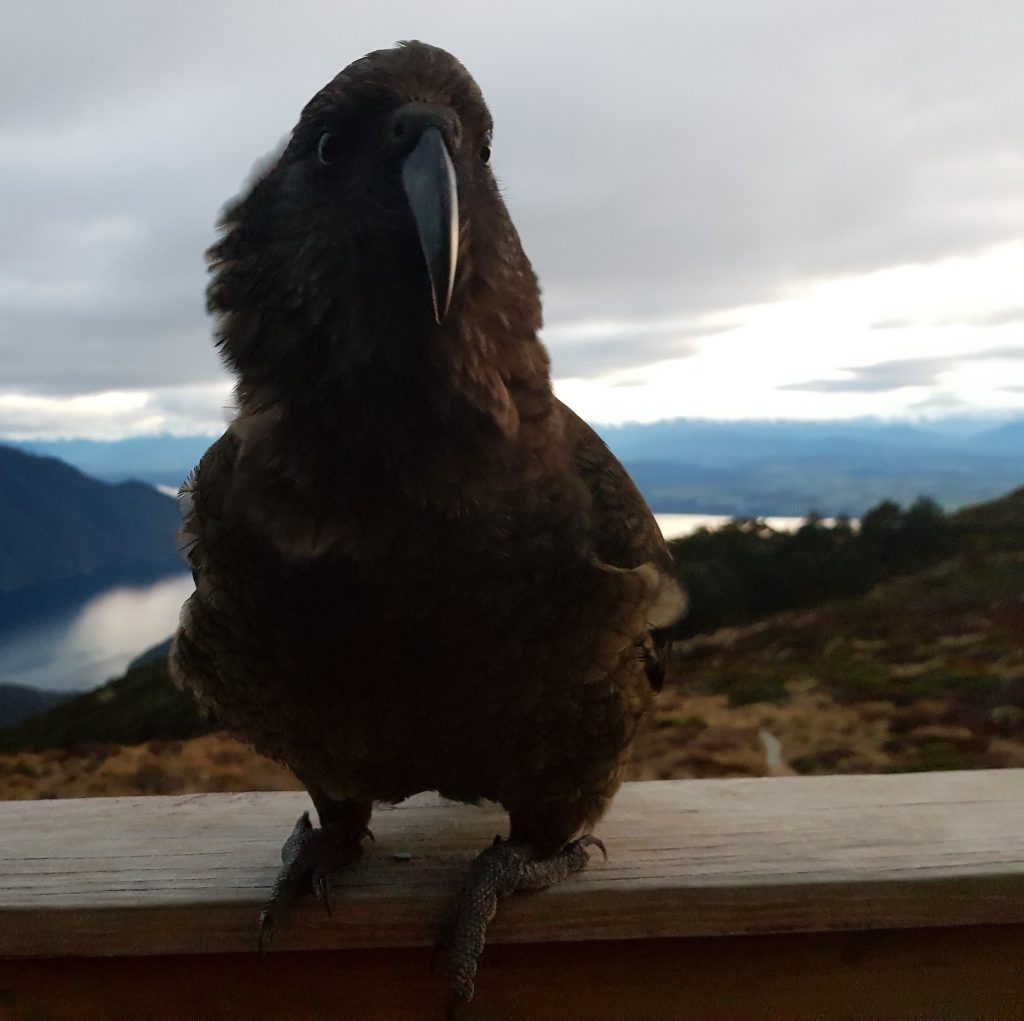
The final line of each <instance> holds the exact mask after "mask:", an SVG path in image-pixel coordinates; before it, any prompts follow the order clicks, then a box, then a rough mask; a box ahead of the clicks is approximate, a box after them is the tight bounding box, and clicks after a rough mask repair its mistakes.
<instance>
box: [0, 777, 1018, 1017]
mask: <svg viewBox="0 0 1024 1021" xmlns="http://www.w3.org/2000/svg"><path fill="white" fill-rule="evenodd" d="M304 807H307V801H306V798H305V796H304V795H302V794H293V793H275V794H268V793H264V794H236V795H227V794H223V795H194V796H190V797H163V798H157V797H154V798H110V799H90V800H82V801H44V802H6V803H2V804H0V1021H42V1019H50V1018H55V1019H75V1021H93V1019H97V1021H99V1019H102V1021H118V1019H133V1021H134V1019H146V1021H161V1019H168V1021H170V1019H174V1021H177V1019H189V1021H193V1019H203V1021H205V1019H213V1021H221V1019H224V1021H226V1019H232V1021H234V1019H239V1021H242V1019H244V1021H260V1019H268V1021H269V1019H275V1021H276V1019H289V1018H295V1019H299V1018H302V1019H306V1018H331V1019H341V1021H348V1019H378V1018H380V1019H385V1018H386V1019H391V1018H396V1019H414V1018H430V1019H436V1018H439V1017H441V1016H442V1009H441V1008H442V1002H443V996H442V990H443V983H442V979H441V978H440V977H432V976H431V975H430V974H429V973H428V966H427V963H428V957H429V953H428V950H427V948H428V947H429V946H430V944H431V943H432V940H433V936H434V930H435V927H436V924H437V922H438V919H439V917H440V915H441V912H442V910H443V907H444V905H445V904H446V903H447V901H448V898H449V897H450V895H451V893H452V891H453V889H454V888H455V886H456V884H457V882H458V877H459V874H460V871H461V869H462V868H463V867H464V866H465V863H466V862H467V861H468V860H469V858H470V857H471V856H472V855H473V854H474V853H475V852H476V851H477V850H478V849H479V848H481V847H483V846H484V844H485V843H486V842H487V841H489V840H490V839H491V837H492V836H493V835H494V833H496V832H499V831H501V830H502V829H503V819H502V816H501V814H500V813H499V812H497V811H495V810H491V809H474V808H468V807H463V806H454V805H451V804H448V803H444V802H441V801H439V800H438V799H436V798H433V797H429V796H421V797H418V798H415V799H413V800H412V801H410V802H407V803H406V804H404V805H401V806H399V807H397V808H391V809H378V811H377V812H376V813H375V815H374V819H373V823H372V828H373V830H374V834H375V836H376V843H373V844H369V845H368V852H367V856H366V859H365V861H364V862H363V863H361V864H359V865H358V866H355V867H354V868H352V869H351V870H350V871H349V872H348V874H347V875H346V876H345V877H344V878H343V879H342V881H341V883H340V884H339V887H338V888H337V889H336V891H335V896H334V903H335V909H334V915H333V917H330V918H329V917H327V916H326V914H325V913H324V910H323V908H321V907H320V906H319V905H318V904H316V903H315V902H313V901H309V902H307V903H303V904H302V905H301V906H300V907H298V908H296V909H295V910H294V911H293V912H292V914H290V915H289V916H288V918H287V919H286V921H285V923H284V924H283V925H282V927H281V929H280V931H279V932H278V933H277V935H276V937H275V940H274V943H273V947H272V950H271V951H270V952H269V953H267V954H265V955H263V956H261V955H259V954H257V953H256V952H255V919H256V913H257V911H258V908H259V905H260V903H261V901H262V899H263V898H264V896H265V895H266V893H267V890H268V888H269V886H270V883H271V880H272V878H273V875H274V873H275V870H276V865H277V861H278V848H279V846H280V844H281V842H282V840H283V838H284V836H285V835H286V834H287V833H288V831H289V830H290V828H291V826H292V824H293V822H294V820H295V817H296V816H297V814H298V813H299V812H300V811H301V810H302V809H303V808H304ZM599 832H600V834H601V836H602V837H603V838H604V840H605V843H606V844H607V847H608V855H609V860H608V861H607V862H605V861H603V860H602V859H601V857H600V855H597V856H595V858H594V859H593V860H592V863H591V866H590V869H589V870H588V871H587V872H586V873H584V874H582V875H580V876H577V877H573V878H572V879H570V880H568V881H567V882H565V883H564V884H562V885H561V886H558V887H555V888H553V889H550V890H546V891H543V892H541V893H537V894H528V895H518V896H515V897H513V898H511V899H510V900H508V901H506V902H505V903H504V904H503V906H502V908H501V910H500V912H499V914H498V917H497V918H496V919H495V921H494V923H493V924H492V926H491V930H490V938H489V945H488V947H487V949H486V951H485V953H484V957H483V961H482V964H481V968H480V972H479V976H478V983H477V997H476V999H475V1000H474V1002H473V1003H472V1004H471V1005H470V1007H469V1008H467V1009H466V1010H465V1012H464V1014H463V1015H462V1016H463V1017H465V1018H466V1019H471V1018H481V1019H484V1018H525V1019H531V1021H532V1019H544V1018H550V1019H567V1018H588V1019H615V1021H648V1019H649V1021H655V1019H670V1018H671V1019H676V1018H678V1019H686V1021H701V1019H708V1021H712V1019H713V1021H718V1019H723V1021H731V1019H739V1018H777V1019H785V1021H792V1019H797V1018H808V1019H810V1018H815V1019H817V1018H844V1019H877V1018H898V1019H917V1018H920V1019H925V1018H928V1019H940V1018H941V1019H947V1018H948V1019H966V1018H977V1019H985V1021H989V1019H1000V1018H1005V1019H1020V1018H1024V770H1003V771H988V772H975V773H941V774H935V773H933V774H912V775H901V776H845V777H820V778H785V779H770V780H702V781H671V782H662V783H637V784H628V785H627V786H626V787H625V788H623V790H622V792H621V793H620V794H619V796H618V798H617V799H616V801H615V804H614V807H613V809H612V811H611V812H610V814H609V816H608V817H607V819H606V820H605V822H604V823H603V824H602V826H601V827H600V831H599Z"/></svg>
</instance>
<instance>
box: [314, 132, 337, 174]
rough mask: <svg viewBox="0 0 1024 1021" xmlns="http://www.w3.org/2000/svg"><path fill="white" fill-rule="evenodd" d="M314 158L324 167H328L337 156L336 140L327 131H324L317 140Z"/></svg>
mask: <svg viewBox="0 0 1024 1021" xmlns="http://www.w3.org/2000/svg"><path fill="white" fill-rule="evenodd" d="M316 158H317V159H318V160H319V161H320V162H321V164H323V166H325V167H329V166H330V165H331V164H332V163H333V162H334V161H335V160H336V159H337V158H338V140H337V139H336V138H335V137H334V135H332V134H331V133H330V132H329V131H325V132H324V133H323V134H322V135H321V136H320V141H319V142H317V146H316Z"/></svg>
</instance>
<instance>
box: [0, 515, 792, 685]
mask: <svg viewBox="0 0 1024 1021" xmlns="http://www.w3.org/2000/svg"><path fill="white" fill-rule="evenodd" d="M656 517H657V518H658V523H659V524H660V525H661V528H662V531H663V532H664V534H665V536H666V538H669V539H672V538H676V537H678V536H680V535H688V534H689V533H691V532H694V531H696V530H697V529H698V528H702V527H708V528H715V527H717V526H718V525H722V524H725V522H727V521H728V520H729V518H728V517H726V516H722V515H712V514H658V515H656ZM767 520H768V522H769V524H771V525H772V527H773V528H778V529H788V528H796V527H798V526H799V525H800V523H801V519H800V518H768V519H767ZM191 592H192V576H191V575H190V574H186V573H180V572H178V573H174V574H171V575H164V576H163V577H158V578H156V579H146V580H141V581H132V582H125V581H120V580H119V581H111V582H110V583H109V584H107V585H106V586H105V587H103V588H101V589H100V590H99V591H96V590H95V587H93V590H91V591H90V590H86V591H84V592H79V593H75V592H73V591H69V589H68V587H66V586H65V587H63V588H62V589H61V590H60V591H59V596H56V597H52V598H51V597H44V598H36V599H35V600H34V601H32V603H31V605H29V606H20V605H18V604H15V606H14V608H13V610H12V607H11V604H9V603H8V604H6V605H5V607H4V611H3V619H2V621H0V683H9V684H26V685H29V686H31V687H36V688H54V689H57V690H59V691H75V690H84V689H88V688H94V687H96V685H98V684H102V683H103V682H104V681H106V680H108V679H109V678H111V677H117V676H118V675H119V674H121V673H123V672H124V670H125V668H126V667H127V666H128V664H129V663H130V662H131V661H132V660H133V659H134V658H135V657H136V656H138V655H139V654H140V653H142V652H145V651H146V649H148V648H150V647H151V646H153V645H156V644H157V643H159V642H162V641H163V640H164V639H165V638H167V637H168V636H169V635H170V634H172V632H173V631H174V629H175V627H176V626H177V623H178V611H179V610H180V609H181V604H182V603H183V602H184V601H185V599H186V598H187V597H188V596H189V594H190V593H191Z"/></svg>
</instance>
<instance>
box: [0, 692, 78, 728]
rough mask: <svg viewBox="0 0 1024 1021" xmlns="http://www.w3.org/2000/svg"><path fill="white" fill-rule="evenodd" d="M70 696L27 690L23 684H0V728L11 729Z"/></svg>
mask: <svg viewBox="0 0 1024 1021" xmlns="http://www.w3.org/2000/svg"><path fill="white" fill-rule="evenodd" d="M72 694H73V692H67V691H44V690H43V689H42V688H28V687H26V686H25V685H23V684H0V727H11V726H13V725H14V724H15V723H19V722H20V721H21V720H24V719H26V718H27V717H29V716H34V715H35V714H37V713H41V712H43V710H45V709H49V708H50V707H51V706H54V705H57V703H58V702H63V701H65V700H66V699H68V698H70V697H71V695H72Z"/></svg>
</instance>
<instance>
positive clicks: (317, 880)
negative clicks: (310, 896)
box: [313, 871, 333, 918]
mask: <svg viewBox="0 0 1024 1021" xmlns="http://www.w3.org/2000/svg"><path fill="white" fill-rule="evenodd" d="M313 892H314V893H315V894H316V899H317V900H318V901H320V903H321V904H323V906H324V910H325V911H326V912H327V917H328V918H332V917H333V912H332V911H331V883H330V878H329V877H328V875H327V873H326V872H324V871H318V872H317V873H316V875H314V877H313Z"/></svg>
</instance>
